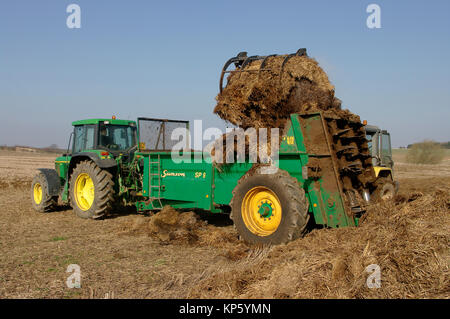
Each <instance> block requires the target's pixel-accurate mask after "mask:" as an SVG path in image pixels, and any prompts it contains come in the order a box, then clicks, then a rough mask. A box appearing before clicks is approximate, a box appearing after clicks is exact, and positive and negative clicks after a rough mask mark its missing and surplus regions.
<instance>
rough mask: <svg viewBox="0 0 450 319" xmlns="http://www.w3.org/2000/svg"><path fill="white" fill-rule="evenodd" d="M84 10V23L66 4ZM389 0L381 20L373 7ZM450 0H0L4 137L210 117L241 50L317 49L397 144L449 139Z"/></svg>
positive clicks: (336, 80) (57, 138)
mask: <svg viewBox="0 0 450 319" xmlns="http://www.w3.org/2000/svg"><path fill="white" fill-rule="evenodd" d="M71 3H75V4H78V5H79V6H80V7H81V29H69V28H67V26H66V18H67V16H68V15H69V14H68V13H66V7H67V6H68V5H69V4H71ZM370 3H376V4H378V5H379V6H380V7H381V26H382V28H381V29H369V28H367V26H366V19H367V16H368V15H369V14H368V13H366V7H367V6H368V5H369V4H370ZM449 39H450V1H447V0H442V1H438V0H434V1H411V0H409V1H400V0H396V1H393V0H391V1H376V0H373V1H357V0H353V1H351V0H349V1H321V0H318V1H299V0H297V1H264V0H259V1H211V0H210V1H206V0H205V1H194V0H191V1H137V0H136V1H132V0H129V1H111V0H109V1H102V0H89V1H87V0H71V1H65V0H43V1H31V0H30V1H23V0H14V1H12V0H11V1H5V0H2V1H1V2H0V114H1V120H2V125H0V145H1V144H8V145H15V144H21V145H32V146H48V145H50V144H52V143H56V144H58V145H59V146H60V147H64V146H65V145H66V144H67V140H68V136H69V133H70V131H71V122H72V121H73V120H78V119H83V118H92V117H110V116H111V115H116V116H117V117H118V118H126V119H135V118H136V117H138V116H146V117H161V118H174V119H188V120H191V121H192V120H194V119H202V120H204V126H217V127H220V128H222V127H224V123H223V121H222V120H220V119H219V118H218V117H217V116H216V115H214V114H213V113H212V110H213V108H214V106H215V99H214V98H215V96H216V95H217V93H218V80H219V74H220V70H221V68H222V66H223V64H224V63H225V61H226V60H227V59H228V58H230V57H231V56H234V55H236V53H238V52H240V51H248V52H249V54H250V55H255V54H259V55H267V54H272V53H278V54H283V53H292V52H295V51H296V50H297V49H298V48H302V47H306V48H307V49H308V54H309V55H310V56H312V57H314V58H316V59H317V60H318V61H319V63H320V65H321V66H322V67H323V68H324V69H325V71H326V72H327V73H328V74H329V77H330V80H331V81H332V82H333V84H334V85H335V87H336V95H337V97H339V98H340V99H341V100H342V101H343V105H344V107H345V108H348V109H350V110H351V111H352V112H354V113H356V114H358V115H360V116H361V118H362V119H367V120H368V121H369V122H370V123H372V124H376V125H378V126H381V127H383V128H386V129H388V130H389V131H390V132H391V135H392V141H393V145H394V146H403V145H406V144H409V143H412V142H416V141H421V140H424V139H434V140H438V141H448V140H450V126H449V120H450V59H449V57H450V54H449V52H450V40H449Z"/></svg>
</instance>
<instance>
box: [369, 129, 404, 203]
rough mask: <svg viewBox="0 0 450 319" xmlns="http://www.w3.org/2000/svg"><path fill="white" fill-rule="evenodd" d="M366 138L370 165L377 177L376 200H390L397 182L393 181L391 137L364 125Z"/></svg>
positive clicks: (396, 189)
mask: <svg viewBox="0 0 450 319" xmlns="http://www.w3.org/2000/svg"><path fill="white" fill-rule="evenodd" d="M365 130H366V138H367V140H368V145H369V151H370V154H371V156H372V164H373V169H374V172H375V176H376V177H377V182H376V183H377V189H376V191H375V194H374V196H375V197H376V198H377V199H382V200H388V199H392V198H393V197H394V195H395V194H396V193H397V191H398V186H399V184H398V182H397V181H395V180H394V161H393V160H392V149H391V136H390V134H389V133H388V131H386V130H381V129H380V128H379V127H377V126H374V125H365Z"/></svg>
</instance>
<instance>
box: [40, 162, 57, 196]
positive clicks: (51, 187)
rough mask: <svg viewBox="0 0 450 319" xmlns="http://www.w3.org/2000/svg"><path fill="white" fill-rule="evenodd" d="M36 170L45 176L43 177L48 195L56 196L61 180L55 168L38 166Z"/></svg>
mask: <svg viewBox="0 0 450 319" xmlns="http://www.w3.org/2000/svg"><path fill="white" fill-rule="evenodd" d="M38 170H39V171H40V172H41V173H42V174H43V175H44V176H45V179H46V180H47V185H48V188H47V191H48V196H51V197H53V196H58V195H59V192H60V190H61V180H60V178H59V176H58V173H57V172H56V170H54V169H51V168H39V169H38Z"/></svg>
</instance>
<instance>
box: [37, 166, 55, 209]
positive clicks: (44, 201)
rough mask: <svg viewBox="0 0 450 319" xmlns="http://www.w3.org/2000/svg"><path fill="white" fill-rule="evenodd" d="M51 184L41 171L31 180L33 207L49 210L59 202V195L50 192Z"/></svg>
mask: <svg viewBox="0 0 450 319" xmlns="http://www.w3.org/2000/svg"><path fill="white" fill-rule="evenodd" d="M48 189H49V185H48V182H47V179H46V178H45V176H44V174H42V173H39V174H37V175H36V176H34V178H33V181H32V182H31V203H32V205H33V208H34V209H35V210H36V211H38V212H40V213H45V212H49V211H51V210H52V208H54V207H55V206H56V204H57V203H58V197H57V196H50V195H49V194H48Z"/></svg>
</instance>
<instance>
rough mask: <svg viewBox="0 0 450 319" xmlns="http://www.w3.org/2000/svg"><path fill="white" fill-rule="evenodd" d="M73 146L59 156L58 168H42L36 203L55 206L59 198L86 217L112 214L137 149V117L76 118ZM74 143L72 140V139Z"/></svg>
mask: <svg viewBox="0 0 450 319" xmlns="http://www.w3.org/2000/svg"><path fill="white" fill-rule="evenodd" d="M72 125H73V126H74V131H73V133H72V134H71V139H70V140H72V136H73V143H72V148H71V150H70V152H69V150H68V152H67V153H66V154H63V156H61V157H58V158H57V159H56V160H55V169H54V170H53V169H40V170H39V171H40V172H39V174H37V175H36V176H35V177H34V179H33V182H32V199H33V200H32V202H33V207H34V208H35V209H36V210H37V211H39V212H46V211H49V210H51V209H52V208H53V207H55V205H56V204H57V202H58V198H60V201H61V202H62V203H63V204H69V203H70V205H71V206H72V207H73V209H74V211H75V213H76V214H77V215H78V216H80V217H82V218H93V219H96V218H99V217H102V216H104V215H106V214H108V213H109V212H110V211H111V209H112V208H113V204H114V203H115V195H116V194H118V193H120V191H121V189H120V188H118V186H119V185H120V182H119V181H117V178H118V177H119V176H122V174H123V173H124V170H126V168H127V167H128V164H129V163H130V160H133V154H134V152H135V151H136V149H137V138H138V137H137V130H136V122H135V121H127V120H117V119H115V118H113V119H92V120H82V121H76V122H73V123H72ZM69 145H70V141H69Z"/></svg>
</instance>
